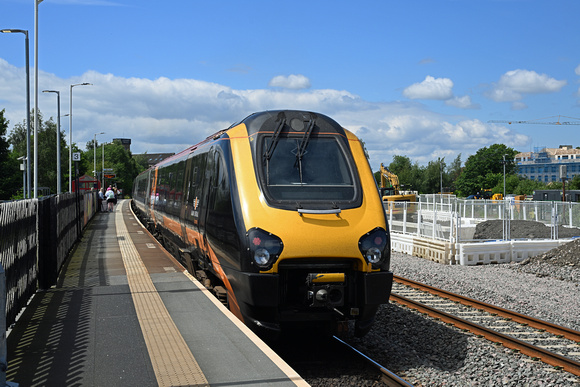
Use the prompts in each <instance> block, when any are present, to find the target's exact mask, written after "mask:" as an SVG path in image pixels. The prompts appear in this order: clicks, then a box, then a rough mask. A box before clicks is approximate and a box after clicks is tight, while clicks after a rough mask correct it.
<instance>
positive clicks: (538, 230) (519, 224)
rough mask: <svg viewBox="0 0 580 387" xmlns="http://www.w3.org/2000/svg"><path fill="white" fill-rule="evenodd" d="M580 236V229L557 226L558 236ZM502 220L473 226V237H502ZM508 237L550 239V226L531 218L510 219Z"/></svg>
mask: <svg viewBox="0 0 580 387" xmlns="http://www.w3.org/2000/svg"><path fill="white" fill-rule="evenodd" d="M577 236H580V229H578V228H575V227H564V226H558V237H559V238H560V239H562V238H573V237H577ZM502 238H503V221H502V220H488V221H485V222H481V223H479V224H477V225H476V226H475V234H474V236H473V239H502ZM510 238H512V239H550V238H551V228H550V226H546V225H545V224H543V223H540V222H535V221H533V220H511V221H510Z"/></svg>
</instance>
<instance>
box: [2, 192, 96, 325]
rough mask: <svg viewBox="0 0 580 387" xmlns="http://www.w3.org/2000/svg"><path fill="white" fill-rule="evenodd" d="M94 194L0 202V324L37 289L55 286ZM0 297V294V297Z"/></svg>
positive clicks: (11, 320)
mask: <svg viewBox="0 0 580 387" xmlns="http://www.w3.org/2000/svg"><path fill="white" fill-rule="evenodd" d="M97 203H98V196H97V194H96V193H95V192H90V193H86V194H84V195H76V194H74V193H67V194H62V195H58V196H56V195H53V196H48V197H43V198H39V199H28V200H19V201H14V202H7V203H1V204H0V264H1V265H2V267H3V268H4V271H5V273H6V326H8V327H10V326H11V325H12V324H13V323H14V321H15V320H16V316H17V315H18V313H19V312H20V311H21V310H22V308H23V307H24V306H25V305H26V304H27V303H28V301H29V300H30V297H32V296H33V295H34V293H35V292H36V291H37V290H38V289H48V288H50V287H51V286H52V285H54V284H56V280H57V276H58V272H59V271H60V268H61V267H62V265H63V263H64V261H65V259H66V257H67V254H68V253H69V251H70V250H71V248H72V247H73V245H74V244H75V242H76V241H77V240H78V238H79V237H80V235H81V233H82V230H83V228H84V226H85V225H86V224H87V223H88V221H89V219H90V218H91V217H92V216H93V215H94V213H95V211H96V209H97V208H98V205H97ZM0 296H2V295H0Z"/></svg>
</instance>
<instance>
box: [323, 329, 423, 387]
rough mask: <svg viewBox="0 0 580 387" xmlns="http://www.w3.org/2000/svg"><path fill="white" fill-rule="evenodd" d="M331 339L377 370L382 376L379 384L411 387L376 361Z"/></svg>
mask: <svg viewBox="0 0 580 387" xmlns="http://www.w3.org/2000/svg"><path fill="white" fill-rule="evenodd" d="M333 338H334V339H335V340H336V341H338V342H339V343H341V344H342V345H344V346H346V347H348V348H349V349H350V350H351V351H353V352H355V353H356V354H357V355H358V356H360V357H361V358H363V359H364V360H365V361H366V362H368V363H370V364H371V365H372V366H374V367H375V368H377V369H378V370H379V371H380V372H381V374H382V376H381V382H382V383H383V384H385V385H386V386H389V387H411V386H413V385H412V384H411V383H409V382H407V381H406V380H405V379H403V378H401V377H400V376H399V375H397V374H395V373H393V372H391V371H389V370H388V369H386V368H385V367H383V366H382V365H380V364H379V363H377V362H376V361H374V360H373V359H371V358H370V357H368V356H367V355H365V354H364V353H362V352H360V351H359V350H358V349H356V348H355V347H353V346H352V345H350V344H348V343H347V342H345V341H343V340H341V339H339V338H338V337H336V336H333Z"/></svg>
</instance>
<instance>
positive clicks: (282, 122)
mask: <svg viewBox="0 0 580 387" xmlns="http://www.w3.org/2000/svg"><path fill="white" fill-rule="evenodd" d="M276 122H278V126H277V127H276V130H274V135H273V136H272V141H271V142H270V145H268V149H267V150H266V153H264V159H265V160H264V162H267V161H270V159H271V158H272V154H274V150H275V149H276V145H278V141H279V138H280V133H282V128H283V127H284V125H285V124H286V116H285V115H284V112H280V113H279V114H278V118H277V119H276Z"/></svg>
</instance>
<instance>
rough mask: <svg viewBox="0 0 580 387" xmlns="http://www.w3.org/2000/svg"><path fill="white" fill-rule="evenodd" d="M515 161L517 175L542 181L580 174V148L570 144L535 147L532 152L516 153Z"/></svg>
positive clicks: (546, 181)
mask: <svg viewBox="0 0 580 387" xmlns="http://www.w3.org/2000/svg"><path fill="white" fill-rule="evenodd" d="M515 162H516V164H517V166H518V172H517V173H518V176H521V177H525V178H527V179H530V180H536V181H541V182H544V183H550V182H553V181H562V178H566V179H572V178H573V177H574V176H576V175H580V149H574V148H573V147H572V145H560V147H559V148H536V149H535V150H534V152H522V153H518V154H517V155H516V156H515Z"/></svg>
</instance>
